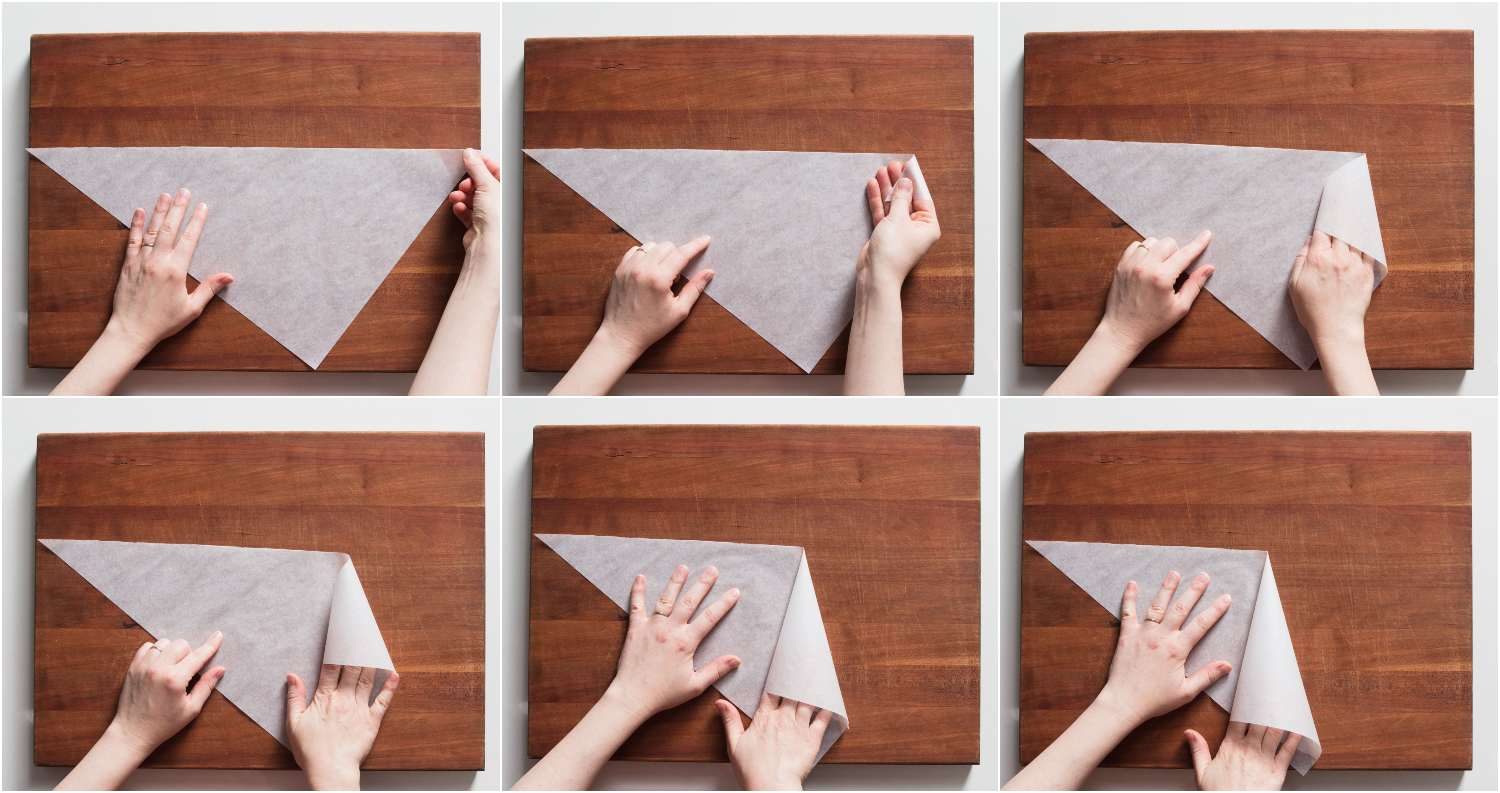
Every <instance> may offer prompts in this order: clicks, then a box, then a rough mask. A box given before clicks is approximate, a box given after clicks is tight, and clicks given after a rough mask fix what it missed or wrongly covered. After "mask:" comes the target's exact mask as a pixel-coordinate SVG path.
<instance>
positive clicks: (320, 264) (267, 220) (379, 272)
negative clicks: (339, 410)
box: [27, 147, 463, 369]
mask: <svg viewBox="0 0 1500 793" xmlns="http://www.w3.org/2000/svg"><path fill="white" fill-rule="evenodd" d="M27 151H29V152H31V154H32V155H33V156H35V157H36V158H37V159H38V160H41V161H42V162H43V163H44V164H46V166H47V167H48V168H51V169H52V170H54V171H56V172H57V173H58V175H59V176H61V177H62V178H64V179H66V180H68V182H69V183H71V184H72V185H73V186H74V187H76V188H78V189H79V190H80V191H81V192H82V193H83V194H84V195H87V196H88V197H89V198H90V199H92V200H93V201H94V203H96V204H98V205H99V206H101V207H103V208H104V210H105V211H106V212H108V213H109V214H111V215H113V216H114V218H115V220H118V221H120V223H122V224H124V225H126V226H128V225H130V215H131V213H132V212H133V211H134V210H135V208H136V207H141V208H144V209H145V210H146V214H147V218H148V220H149V217H150V214H151V207H152V205H153V204H154V203H155V201H156V196H157V195H159V194H161V193H168V194H174V195H175V194H176V192H177V189H178V188H180V187H186V188H188V189H189V190H191V191H192V192H193V198H192V200H193V203H194V205H196V204H197V203H198V202H203V203H206V204H208V208H209V213H208V223H207V226H205V228H204V233H203V238H202V240H201V241H200V242H199V243H198V250H197V252H196V254H195V255H194V256H193V263H192V266H191V270H190V272H191V274H192V275H193V277H194V278H198V279H200V280H202V279H203V278H205V277H207V276H210V275H213V274H215V273H220V272H224V273H229V274H230V275H232V276H234V283H233V284H231V285H230V286H229V287H228V288H227V289H225V290H224V291H223V292H221V293H220V297H222V298H224V300H225V302H227V303H229V305H231V306H234V307H235V309H236V310H237V311H239V312H240V313H241V314H244V315H245V317H246V318H247V319H249V320H250V321H251V322H254V323H255V324H256V325H257V326H259V327H260V328H261V329H262V330H264V331H265V332H266V333H268V334H270V336H271V337H272V338H274V339H276V341H278V342H280V343H281V345H282V346H284V347H286V348H287V349H288V350H290V351H291V352H292V353H294V354H295V355H296V356H297V357H298V358H301V359H302V360H303V361H304V362H305V363H306V364H307V365H308V366H311V367H313V368H314V369H316V368H317V367H318V365H319V364H321V363H322V362H323V358H324V357H325V356H326V355H328V351H329V350H330V349H332V348H333V345H334V343H335V342H337V341H338V340H339V337H341V336H343V335H344V331H345V330H346V329H348V327H349V323H351V322H353V321H354V317H355V316H356V315H358V314H359V312H360V310H361V309H363V308H364V306H365V303H367V302H369V300H370V296H371V295H373V294H375V290H376V288H378V287H379V286H380V283H381V282H382V281H384V280H385V277H386V276H387V275H389V274H390V272H391V268H393V267H395V266H396V262H398V261H400V259H401V256H402V254H404V253H405V252H406V249H407V248H408V247H410V246H411V243H412V241H413V240H415V239H416V238H417V234H418V233H420V232H421V231H422V227H423V226H425V225H427V221H429V220H431V219H432V215H433V213H434V212H436V211H437V209H438V207H439V206H441V205H442V203H443V200H444V199H445V197H446V196H447V195H448V193H449V191H451V190H452V189H453V186H454V185H456V184H457V183H458V180H459V179H460V178H461V177H462V174H463V152H462V151H460V150H457V149H298V148H215V147H201V148H200V147H160V148H157V147H126V148H111V147H83V148H58V149H27ZM188 211H189V214H191V211H192V207H189V210H188ZM184 223H186V221H184Z"/></svg>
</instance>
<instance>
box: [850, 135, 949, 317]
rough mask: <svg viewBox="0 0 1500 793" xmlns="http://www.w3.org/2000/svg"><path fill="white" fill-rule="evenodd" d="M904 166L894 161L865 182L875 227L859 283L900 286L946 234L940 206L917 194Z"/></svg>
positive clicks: (859, 266) (858, 267)
mask: <svg viewBox="0 0 1500 793" xmlns="http://www.w3.org/2000/svg"><path fill="white" fill-rule="evenodd" d="M901 170H902V165H901V163H900V162H899V161H897V160H891V161H890V162H889V163H887V164H886V166H885V167H884V168H881V169H880V171H879V172H877V173H876V174H875V176H874V177H872V178H871V179H870V180H869V181H868V182H866V183H865V201H866V203H867V204H868V205H869V209H870V221H871V222H873V223H874V224H875V230H874V231H872V232H871V233H870V239H869V241H868V242H866V243H865V245H864V248H862V249H861V250H860V252H859V259H858V260H857V263H856V265H855V272H856V273H857V276H858V278H857V280H856V283H863V282H873V283H874V284H876V285H879V286H884V287H888V288H896V289H899V288H900V287H901V284H902V283H903V282H905V281H906V276H907V275H909V274H910V273H911V271H912V268H914V267H916V266H917V262H919V261H921V259H922V256H923V255H925V254H926V253H927V251H928V249H929V248H931V247H932V246H933V243H935V242H937V241H938V238H939V237H941V236H942V235H943V233H942V230H941V229H940V228H939V227H938V217H937V207H935V206H933V203H932V201H931V200H929V199H926V198H921V197H917V196H915V195H914V193H915V190H916V188H915V185H913V184H912V181H911V179H909V178H907V177H904V176H902V175H901Z"/></svg>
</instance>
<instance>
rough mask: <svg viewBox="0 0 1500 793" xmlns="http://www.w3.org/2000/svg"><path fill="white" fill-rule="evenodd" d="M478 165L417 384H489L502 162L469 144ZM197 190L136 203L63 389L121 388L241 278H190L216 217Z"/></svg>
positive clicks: (468, 154) (432, 390)
mask: <svg viewBox="0 0 1500 793" xmlns="http://www.w3.org/2000/svg"><path fill="white" fill-rule="evenodd" d="M464 167H465V168H466V169H467V170H468V172H469V175H468V176H467V177H466V178H465V179H464V180H463V181H462V182H460V183H459V185H458V189H457V190H454V191H453V192H452V193H451V194H450V195H449V196H448V199H447V200H448V204H449V206H450V207H451V209H452V211H453V214H454V215H455V216H457V217H458V219H459V220H461V221H463V224H464V226H465V232H464V252H465V253H464V263H463V268H462V269H461V270H460V271H459V277H458V281H457V283H456V284H455V286H454V288H453V292H452V293H451V294H450V295H449V297H448V304H447V306H446V307H445V308H444V310H443V316H442V318H441V319H440V320H439V322H438V328H437V331H436V332H435V333H434V334H433V337H432V342H431V343H430V344H429V345H428V348H427V355H426V356H425V357H424V358H423V359H422V365H421V367H420V368H419V369H418V370H417V375H416V377H415V378H414V379H413V380H412V386H411V393H413V394H483V393H485V391H486V390H487V388H488V386H489V366H490V356H491V352H492V347H493V344H494V337H495V325H496V323H497V322H499V319H500V239H499V237H500V232H499V223H500V206H499V205H500V195H499V193H500V183H499V173H500V166H499V165H498V164H496V163H495V161H494V160H492V159H490V158H489V157H488V156H486V155H484V154H482V153H480V152H478V151H475V150H473V149H466V150H465V151H464ZM191 199H192V193H191V191H189V190H188V189H187V188H185V187H184V188H182V189H180V190H178V191H177V194H176V196H175V197H174V196H170V195H167V194H166V193H163V194H162V195H160V196H159V197H157V200H156V205H155V207H154V208H153V209H152V211H151V213H150V216H149V220H148V218H147V213H146V211H145V210H143V209H136V210H135V213H134V215H133V216H132V218H131V222H130V232H129V235H128V236H127V240H126V244H125V257H124V260H123V262H122V263H121V266H120V279H119V281H118V282H117V284H116V286H115V297H114V304H113V308H112V310H111V313H110V318H109V322H108V323H107V324H106V325H105V328H104V332H103V333H101V334H100V335H99V338H98V339H97V340H96V341H95V342H94V344H93V346H91V347H90V348H89V351H88V352H87V353H86V354H85V355H84V356H83V358H82V359H80V360H79V362H78V364H77V365H76V366H74V367H73V370H72V371H70V372H69V373H68V374H67V376H66V377H64V378H63V379H62V381H61V382H59V383H58V384H57V387H56V388H55V389H53V391H52V393H53V394H64V395H104V394H111V393H113V392H114V391H115V389H116V388H118V387H119V385H120V383H121V382H122V381H124V379H125V377H126V375H128V374H130V372H131V371H132V370H134V369H135V367H136V366H137V365H138V364H139V363H140V362H141V359H142V358H145V357H146V354H147V353H149V352H151V350H153V349H154V348H155V347H156V345H158V344H160V343H161V342H162V341H163V340H165V339H167V338H168V337H170V336H173V335H176V334H177V333H178V332H180V331H181V330H182V329H184V328H186V327H187V326H188V325H190V324H192V323H193V321H194V320H196V319H198V317H199V316H200V315H201V314H202V313H203V310H204V309H205V308H207V307H208V304H209V302H211V301H212V300H213V298H214V295H217V294H218V293H219V292H221V291H223V290H224V288H225V287H227V286H229V285H230V284H232V283H234V278H233V276H231V275H230V274H228V273H218V274H216V275H212V276H210V277H208V278H207V279H205V280H204V281H203V282H202V283H200V284H198V285H197V286H196V287H193V288H189V286H188V279H189V276H188V269H189V267H190V266H191V265H192V262H193V253H194V252H195V251H196V249H197V247H198V241H199V240H200V239H202V236H203V234H204V233H205V232H204V228H205V224H206V223H207V220H208V205H207V204H202V203H200V204H198V205H197V206H196V207H194V208H193V209H192V211H191V213H189V206H190V205H191Z"/></svg>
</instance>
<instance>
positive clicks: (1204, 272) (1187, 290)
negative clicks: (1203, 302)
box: [1177, 264, 1214, 306]
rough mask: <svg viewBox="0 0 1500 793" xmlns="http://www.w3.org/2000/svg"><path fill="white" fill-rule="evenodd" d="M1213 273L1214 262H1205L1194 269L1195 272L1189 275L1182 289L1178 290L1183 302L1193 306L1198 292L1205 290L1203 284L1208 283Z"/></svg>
mask: <svg viewBox="0 0 1500 793" xmlns="http://www.w3.org/2000/svg"><path fill="white" fill-rule="evenodd" d="M1213 274H1214V266H1213V265H1212V264H1205V265H1203V266H1202V267H1199V268H1198V269H1196V270H1194V271H1193V274H1192V275H1189V276H1188V277H1187V280H1186V281H1183V282H1182V289H1181V290H1179V291H1178V292H1177V294H1178V296H1179V297H1180V298H1181V300H1182V302H1183V303H1184V304H1186V305H1189V306H1191V305H1192V304H1193V301H1195V300H1197V299H1198V293H1199V292H1202V291H1203V286H1204V285H1205V284H1207V283H1208V279H1209V278H1210V277H1211V276H1212V275H1213Z"/></svg>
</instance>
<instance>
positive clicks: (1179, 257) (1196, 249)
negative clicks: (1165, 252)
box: [1167, 229, 1214, 275]
mask: <svg viewBox="0 0 1500 793" xmlns="http://www.w3.org/2000/svg"><path fill="white" fill-rule="evenodd" d="M1213 236H1214V235H1213V232H1211V231H1209V230H1208V229H1204V230H1203V231H1200V232H1198V236H1196V237H1194V238H1193V241H1192V242H1189V243H1188V244H1186V245H1184V246H1182V247H1181V248H1178V249H1177V252H1176V253H1174V254H1172V255H1171V256H1170V257H1168V258H1167V266H1169V267H1171V268H1172V271H1173V272H1175V273H1177V274H1178V275H1181V274H1182V271H1183V270H1186V269H1187V268H1188V266H1189V265H1191V264H1192V263H1193V261H1194V260H1195V259H1197V258H1198V257H1199V256H1201V255H1203V250H1204V249H1205V248H1207V247H1208V243H1209V242H1210V241H1211V240H1213Z"/></svg>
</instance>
